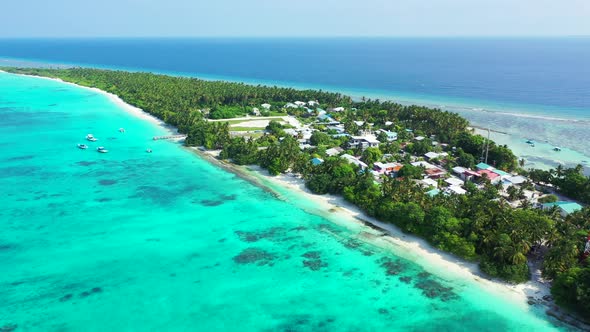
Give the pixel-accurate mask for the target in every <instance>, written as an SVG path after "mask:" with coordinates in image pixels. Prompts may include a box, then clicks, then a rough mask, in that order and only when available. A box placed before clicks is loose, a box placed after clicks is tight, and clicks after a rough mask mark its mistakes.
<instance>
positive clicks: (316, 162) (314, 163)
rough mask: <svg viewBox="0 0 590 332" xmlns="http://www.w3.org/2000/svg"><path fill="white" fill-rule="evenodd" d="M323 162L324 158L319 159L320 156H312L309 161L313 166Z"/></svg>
mask: <svg viewBox="0 0 590 332" xmlns="http://www.w3.org/2000/svg"><path fill="white" fill-rule="evenodd" d="M323 162H324V160H323V159H320V158H313V159H312V160H311V163H312V164H313V165H314V166H317V165H320V164H321V163H323Z"/></svg>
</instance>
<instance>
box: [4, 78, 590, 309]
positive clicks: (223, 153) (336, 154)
mask: <svg viewBox="0 0 590 332" xmlns="http://www.w3.org/2000/svg"><path fill="white" fill-rule="evenodd" d="M1 69H2V70H4V71H7V72H11V73H16V74H24V75H36V76H43V77H50V78H56V79H61V80H63V81H66V82H71V83H74V84H78V85H82V86H86V87H94V88H98V89H100V90H104V91H106V92H109V93H112V94H115V95H117V96H119V97H120V98H122V99H123V100H124V101H125V102H127V103H129V104H131V105H133V106H135V107H138V108H141V109H142V110H144V111H145V112H148V113H149V114H152V115H153V116H155V117H157V118H159V119H161V120H162V121H164V122H165V123H167V124H169V125H171V126H174V127H175V128H176V130H177V131H178V133H179V134H182V135H186V139H185V144H186V145H187V146H190V147H199V149H201V150H204V151H214V152H211V153H212V154H213V155H215V156H216V157H217V158H218V159H220V160H226V161H229V162H231V163H234V164H237V165H259V166H260V167H261V168H264V169H266V170H267V171H268V173H269V174H271V175H278V174H282V173H289V174H292V175H293V176H297V177H300V178H301V179H302V180H303V181H305V185H306V187H307V188H308V189H309V190H310V191H311V192H313V193H315V194H318V195H323V194H331V195H339V196H342V197H344V199H346V200H347V201H349V202H351V203H352V204H354V205H356V206H358V207H359V208H360V209H362V210H363V211H364V212H365V213H366V214H367V215H368V216H371V217H375V218H377V219H378V220H380V221H383V222H385V223H389V224H393V225H395V226H397V227H399V228H400V229H401V230H402V231H403V232H406V233H410V234H414V235H417V236H419V237H422V238H424V239H425V240H427V241H428V242H429V243H430V244H432V246H434V247H436V248H439V249H440V250H444V251H446V252H449V253H451V254H453V255H456V256H458V257H460V258H463V259H465V260H468V261H473V262H478V263H479V266H480V268H481V271H482V272H484V273H485V274H486V275H488V276H489V277H492V278H499V279H502V280H505V281H508V282H512V283H521V282H526V281H528V280H530V278H531V276H533V277H534V278H537V279H538V280H540V281H542V282H547V283H550V284H551V292H552V295H553V297H554V299H555V302H556V303H557V304H559V305H560V306H562V307H563V308H566V309H567V310H570V311H572V312H575V313H578V314H579V315H580V316H581V317H590V266H589V265H588V264H589V263H590V258H588V255H589V254H590V208H587V207H584V206H583V205H582V204H588V203H590V178H589V177H586V176H584V175H583V174H582V172H581V166H578V167H575V168H570V169H564V168H563V167H557V168H556V169H553V170H539V169H529V170H524V169H522V166H523V165H524V163H523V162H522V161H521V160H518V159H517V158H516V157H515V155H514V154H513V153H512V151H511V150H510V149H509V148H508V147H507V146H500V145H497V144H495V143H494V142H493V141H491V140H489V139H487V138H486V137H483V136H480V135H476V134H474V131H473V129H472V128H470V125H469V122H468V121H467V120H466V119H464V118H462V117H461V116H459V115H458V114H456V113H452V112H447V111H442V110H439V109H432V108H427V107H422V106H415V105H412V106H404V105H401V104H398V103H394V102H391V101H380V100H370V99H364V98H363V99H361V100H354V99H353V98H351V97H348V96H345V95H342V94H339V93H333V92H325V91H315V90H297V89H292V88H282V87H270V86H254V85H247V84H242V83H230V82H221V81H205V80H200V79H196V78H188V77H173V76H166V75H157V74H152V73H143V72H126V71H112V70H99V69H88V68H67V69H39V68H1ZM537 271H540V272H539V273H537Z"/></svg>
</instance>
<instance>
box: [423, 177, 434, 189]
mask: <svg viewBox="0 0 590 332" xmlns="http://www.w3.org/2000/svg"><path fill="white" fill-rule="evenodd" d="M420 184H421V185H423V186H425V187H426V188H430V187H434V188H438V182H436V181H435V180H433V179H428V178H427V179H424V180H420Z"/></svg>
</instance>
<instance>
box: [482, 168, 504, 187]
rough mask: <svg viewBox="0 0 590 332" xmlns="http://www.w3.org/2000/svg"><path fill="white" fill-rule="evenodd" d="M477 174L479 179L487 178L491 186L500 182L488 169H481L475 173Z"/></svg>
mask: <svg viewBox="0 0 590 332" xmlns="http://www.w3.org/2000/svg"><path fill="white" fill-rule="evenodd" d="M478 166H479V165H478ZM477 174H479V175H480V176H481V177H484V176H485V177H487V179H488V180H490V182H491V183H492V184H496V183H498V182H500V180H501V179H500V175H498V174H496V173H494V172H492V171H490V170H489V169H481V170H479V171H478V172H477Z"/></svg>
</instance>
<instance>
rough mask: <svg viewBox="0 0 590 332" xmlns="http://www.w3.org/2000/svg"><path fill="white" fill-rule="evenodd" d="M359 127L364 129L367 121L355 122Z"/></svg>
mask: <svg viewBox="0 0 590 332" xmlns="http://www.w3.org/2000/svg"><path fill="white" fill-rule="evenodd" d="M353 122H354V124H356V125H357V126H359V127H362V126H363V125H364V124H365V121H353Z"/></svg>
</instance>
